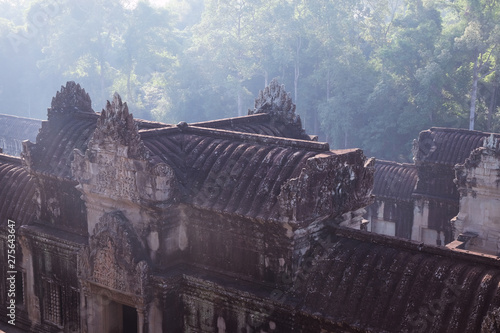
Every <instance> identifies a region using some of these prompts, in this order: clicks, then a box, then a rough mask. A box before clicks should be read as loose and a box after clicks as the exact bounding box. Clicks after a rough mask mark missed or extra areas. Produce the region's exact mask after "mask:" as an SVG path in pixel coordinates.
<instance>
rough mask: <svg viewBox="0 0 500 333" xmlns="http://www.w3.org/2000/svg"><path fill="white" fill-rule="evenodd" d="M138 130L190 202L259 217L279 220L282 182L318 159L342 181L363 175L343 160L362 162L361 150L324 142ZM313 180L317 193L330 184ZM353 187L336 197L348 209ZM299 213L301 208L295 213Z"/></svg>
mask: <svg viewBox="0 0 500 333" xmlns="http://www.w3.org/2000/svg"><path fill="white" fill-rule="evenodd" d="M139 133H140V134H141V138H142V139H143V141H144V144H145V146H146V147H147V148H148V149H149V151H150V152H151V154H150V156H151V157H152V158H153V159H154V160H157V161H162V162H164V163H167V164H168V165H170V166H171V167H172V168H173V169H174V171H175V173H176V176H177V178H178V179H179V180H180V183H181V186H182V187H183V189H184V193H185V194H186V197H187V198H188V199H187V200H188V201H189V202H190V203H192V204H194V205H196V206H199V207H205V208H209V209H213V210H217V211H221V212H226V213H234V214H238V215H248V216H252V217H256V218H265V219H267V218H274V219H278V218H279V216H280V214H281V212H280V208H279V207H280V205H279V200H280V193H281V191H282V187H283V186H284V185H286V184H290V182H291V181H292V179H299V178H300V177H301V175H302V177H304V176H305V174H306V173H307V171H304V170H311V171H312V172H311V173H310V175H312V174H313V173H314V169H315V166H314V164H315V163H317V161H323V162H325V163H326V164H328V165H329V169H328V170H330V172H331V170H335V173H336V174H337V175H336V176H335V179H337V180H340V179H342V178H345V179H351V176H352V175H351V173H353V174H354V173H358V174H356V176H360V175H359V171H360V170H351V169H349V167H346V165H347V163H346V164H343V163H344V162H347V161H348V160H349V162H351V160H357V162H359V163H360V164H361V165H363V159H364V157H363V154H362V152H361V151H360V150H357V151H344V152H339V153H334V152H331V151H329V147H328V145H327V144H326V143H319V142H315V141H306V140H296V139H288V138H277V137H272V136H268V135H257V134H248V133H243V132H235V131H228V130H220V129H209V128H204V127H198V126H194V125H184V126H183V127H182V128H168V129H155V130H145V131H139ZM319 163H322V162H319ZM352 165H355V164H352ZM349 166H350V165H349ZM330 168H331V169H330ZM320 175H322V176H323V177H324V178H325V179H326V175H327V171H326V170H325V171H324V172H317V173H316V177H320ZM353 179H354V176H353ZM356 179H358V180H359V181H360V182H361V180H362V179H365V178H364V177H363V176H362V175H361V176H360V177H359V178H356ZM310 181H311V180H310ZM314 181H315V182H316V185H314V186H318V188H316V189H312V188H311V189H309V190H311V191H314V193H316V194H318V197H319V195H320V194H321V190H320V188H319V187H320V186H326V184H325V182H323V181H321V180H320V179H319V178H318V179H315V180H314ZM314 186H313V187H314ZM326 188H327V186H326V187H325V189H326ZM345 189H346V188H344V190H345ZM353 190H354V188H353ZM358 190H359V189H358ZM351 192H352V193H348V192H345V193H344V194H342V195H340V194H339V195H340V197H342V199H340V198H337V199H336V200H339V202H338V203H337V204H338V205H340V204H341V202H342V205H344V206H345V207H346V209H348V208H349V201H351V200H354V197H353V196H352V194H353V193H354V192H353V191H351ZM304 195H305V193H304ZM332 199H333V197H332ZM302 200H304V202H305V201H306V198H303V199H302ZM323 204H326V203H323ZM332 204H333V203H329V204H328V205H332ZM313 206H314V205H311V206H309V208H311V207H313ZM303 208H304V209H305V208H306V206H303ZM301 215H302V212H301V211H300V210H299V211H298V212H297V216H301Z"/></svg>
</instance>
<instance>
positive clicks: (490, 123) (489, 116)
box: [486, 78, 498, 132]
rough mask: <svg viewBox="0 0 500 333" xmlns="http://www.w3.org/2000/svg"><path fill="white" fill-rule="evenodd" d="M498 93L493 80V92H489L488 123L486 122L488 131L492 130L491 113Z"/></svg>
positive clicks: (493, 111)
mask: <svg viewBox="0 0 500 333" xmlns="http://www.w3.org/2000/svg"><path fill="white" fill-rule="evenodd" d="M497 95H498V82H497V81H496V78H495V81H494V83H493V92H492V93H491V100H490V106H489V107H488V123H487V124H486V129H487V131H488V132H491V131H492V128H493V114H494V113H495V106H496V104H497V103H496V102H497Z"/></svg>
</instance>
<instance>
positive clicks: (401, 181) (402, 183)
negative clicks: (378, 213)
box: [373, 160, 418, 201]
mask: <svg viewBox="0 0 500 333" xmlns="http://www.w3.org/2000/svg"><path fill="white" fill-rule="evenodd" d="M417 180H418V174H417V169H416V167H415V165H413V164H401V163H397V162H392V161H383V160H376V161H375V174H374V182H373V194H374V195H375V196H376V197H378V198H384V199H394V200H402V201H410V200H412V194H413V191H414V190H415V186H416V184H417Z"/></svg>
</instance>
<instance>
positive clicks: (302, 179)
mask: <svg viewBox="0 0 500 333" xmlns="http://www.w3.org/2000/svg"><path fill="white" fill-rule="evenodd" d="M358 158H359V163H364V165H363V167H360V166H359V165H357V166H356V165H350V164H348V163H346V161H344V160H342V158H340V157H338V156H337V155H331V156H330V155H323V156H321V155H320V156H317V157H314V158H310V159H309V160H308V161H307V164H306V167H305V168H304V169H303V170H302V172H301V174H300V175H299V176H298V177H297V178H292V179H290V180H289V181H288V182H286V183H285V184H283V186H282V188H281V192H280V194H279V196H278V201H279V205H280V216H281V219H282V220H283V222H288V221H297V220H302V219H304V218H305V217H306V216H314V217H328V216H334V215H338V214H339V213H343V211H344V212H345V211H349V210H352V209H356V208H357V205H359V202H360V201H362V200H364V201H365V205H368V204H370V203H371V201H372V200H373V199H372V198H371V196H370V195H371V190H372V184H373V173H374V167H373V163H374V160H373V159H369V160H365V159H364V156H363V155H362V153H361V151H359V152H358ZM342 210H343V211H342Z"/></svg>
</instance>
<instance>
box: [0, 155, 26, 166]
mask: <svg viewBox="0 0 500 333" xmlns="http://www.w3.org/2000/svg"><path fill="white" fill-rule="evenodd" d="M0 162H6V163H11V164H19V166H21V165H22V160H21V158H20V157H17V156H12V155H7V154H4V153H0Z"/></svg>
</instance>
